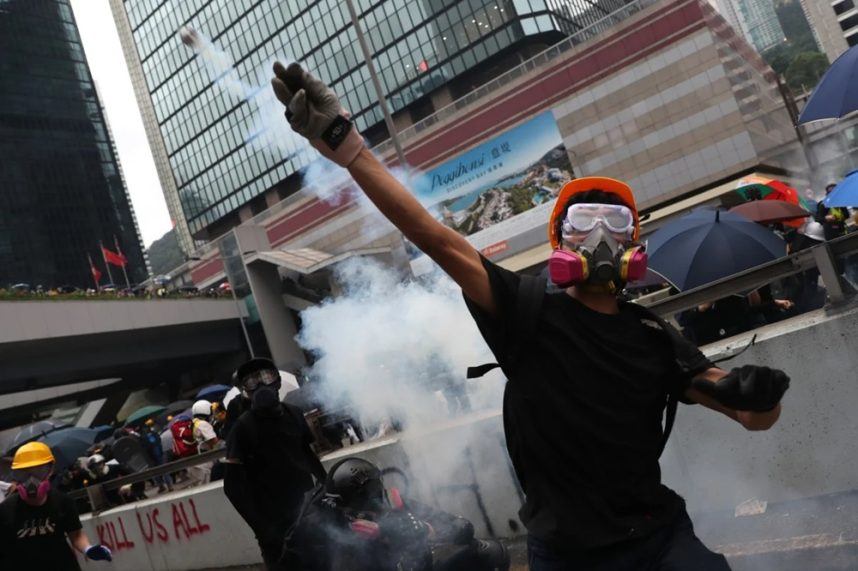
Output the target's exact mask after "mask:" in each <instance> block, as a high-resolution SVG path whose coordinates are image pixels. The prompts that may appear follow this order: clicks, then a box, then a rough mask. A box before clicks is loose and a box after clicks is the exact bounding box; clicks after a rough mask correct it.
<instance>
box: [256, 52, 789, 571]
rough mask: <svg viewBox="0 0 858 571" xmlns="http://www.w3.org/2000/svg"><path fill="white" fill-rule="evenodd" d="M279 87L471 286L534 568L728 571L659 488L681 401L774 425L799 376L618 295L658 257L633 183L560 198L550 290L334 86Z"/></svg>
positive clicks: (391, 213)
mask: <svg viewBox="0 0 858 571" xmlns="http://www.w3.org/2000/svg"><path fill="white" fill-rule="evenodd" d="M272 87H273V89H274V93H275V95H276V96H277V98H278V99H279V100H280V102H281V103H283V105H284V106H285V108H286V109H285V116H286V120H287V121H288V122H289V124H290V126H291V127H292V130H293V131H295V132H296V133H298V134H299V135H301V136H303V137H305V138H306V139H307V140H308V142H309V144H310V145H312V146H313V147H314V148H315V149H316V150H317V151H319V152H320V153H321V154H322V156H324V157H325V158H327V159H329V160H331V161H333V162H334V163H336V164H338V165H339V166H341V167H343V168H345V169H348V172H349V174H350V175H351V177H352V178H353V179H354V180H355V182H356V183H357V184H358V185H359V186H360V187H361V189H362V190H363V192H364V193H365V194H366V195H367V197H368V198H369V199H370V200H371V201H372V202H373V203H374V204H375V205H376V207H378V209H379V210H380V211H381V213H382V214H383V215H384V216H386V217H387V219H388V220H390V222H392V223H393V224H394V226H396V227H397V228H398V229H399V230H400V231H401V232H402V233H403V234H404V235H405V237H406V238H408V239H409V240H410V241H411V242H412V243H413V244H414V245H415V246H417V247H418V248H420V250H422V251H423V252H424V253H425V254H427V255H428V256H429V257H430V258H432V260H434V261H435V262H436V263H437V264H438V265H439V266H440V267H441V269H442V270H444V271H445V272H446V273H447V274H448V275H449V276H450V277H451V278H452V279H453V280H454V281H455V282H456V283H457V284H458V285H459V286H460V287H461V288H462V292H463V294H464V296H465V302H466V304H467V306H468V310H469V311H470V313H471V316H472V317H473V318H474V321H475V322H476V324H477V326H478V328H479V330H480V332H481V333H482V335H483V338H484V339H485V340H486V342H487V344H488V345H489V347H490V348H491V350H492V352H493V353H494V355H495V357H496V358H497V360H498V363H499V364H500V367H501V368H502V370H503V372H504V373H505V375H506V377H507V379H508V382H507V384H506V387H505V394H504V407H503V419H504V429H505V430H504V431H505V435H506V440H507V448H508V451H509V454H510V458H511V460H512V464H513V467H514V468H515V472H516V475H517V476H518V480H519V483H520V484H521V487H522V489H523V491H524V493H525V502H524V506H523V507H522V509H521V511H520V512H519V516H520V517H521V519H522V521H523V522H524V524H525V526H526V527H527V529H528V558H529V561H528V563H529V568H530V571H560V570H565V569H581V570H585V569H600V570H609V569H610V570H612V571H624V570H637V569H671V570H673V571H686V570H687V571H691V570H693V571H722V570H724V569H729V567H728V564H727V561H726V559H725V558H724V557H723V556H722V555H720V554H716V553H713V552H711V551H709V550H708V549H707V548H706V546H704V545H703V544H702V543H701V542H700V540H699V539H698V538H697V537H696V536H695V534H694V530H693V526H692V523H691V520H690V518H689V517H688V514H687V512H686V508H685V502H684V501H683V499H682V498H681V497H680V496H679V495H678V494H676V493H675V492H674V491H673V490H670V489H669V488H667V487H666V486H665V485H663V484H662V482H661V472H660V469H659V464H658V459H659V455H660V454H661V451H662V449H663V446H664V443H665V442H666V434H667V433H669V428H670V426H671V423H672V420H671V419H672V418H673V417H672V414H673V413H672V412H671V411H673V412H675V411H676V406H677V405H676V403H677V402H678V401H679V400H682V401H683V402H688V403H700V404H702V405H703V406H705V407H707V408H710V409H713V410H715V411H718V412H720V413H723V414H724V415H725V416H727V417H729V418H730V419H732V420H734V421H736V422H739V423H740V424H741V425H742V426H744V427H745V428H746V429H748V430H765V429H768V428H770V427H771V426H772V425H774V423H775V422H776V421H777V419H778V416H779V414H780V399H781V397H782V396H783V395H784V393H785V392H786V390H787V388H788V387H789V377H788V376H787V375H786V374H785V373H783V372H782V371H778V370H775V369H770V368H767V367H756V366H752V365H746V366H745V367H741V368H736V369H733V370H732V371H730V372H729V373H728V372H727V371H723V370H721V369H719V368H717V367H715V366H714V364H713V363H711V362H710V361H709V360H708V359H706V357H705V356H704V355H703V354H702V353H701V352H700V351H699V350H698V349H697V347H695V346H693V345H692V344H690V343H689V342H688V341H685V340H684V339H683V338H682V336H681V335H679V334H678V332H676V330H675V329H673V328H672V327H670V326H669V325H668V324H667V323H665V322H664V321H663V320H662V319H661V318H660V317H659V316H657V315H656V314H654V313H652V312H650V311H648V310H646V308H644V307H642V306H639V305H635V304H631V303H623V302H621V300H620V299H618V294H619V293H620V292H622V290H623V289H624V287H625V283H626V282H628V281H633V280H635V279H640V278H642V277H643V275H644V273H645V271H646V261H647V259H646V248H645V245H644V244H641V243H640V242H639V238H640V220H639V217H638V212H637V208H636V205H635V201H634V195H633V193H632V189H631V188H630V187H629V185H627V184H625V183H623V182H621V181H618V180H615V179H612V178H608V177H587V178H579V179H575V180H572V181H570V182H569V183H567V184H566V185H565V186H564V187H563V188H562V189H561V191H560V192H559V194H558V196H557V201H556V206H555V208H554V211H553V212H552V215H551V218H550V219H549V221H548V234H549V241H550V243H551V247H552V250H553V251H552V253H551V257H550V258H549V259H548V273H549V278H550V280H551V282H552V283H553V286H554V287H553V288H552V289H551V290H550V291H548V290H547V281H548V280H546V279H544V278H542V277H537V276H528V275H519V274H516V273H515V272H511V271H509V270H506V269H505V268H502V267H500V266H499V265H497V264H494V263H492V262H491V261H490V260H488V259H486V258H485V257H483V256H482V255H481V254H480V252H479V251H477V250H476V249H475V248H474V247H473V245H471V243H469V242H468V240H467V239H466V238H465V237H464V236H462V235H461V234H459V233H458V232H456V231H455V230H453V229H451V228H448V227H447V226H444V225H443V224H442V223H441V222H439V221H438V220H437V219H436V218H435V217H433V216H432V214H431V213H429V212H428V211H427V210H426V209H425V208H424V207H423V205H421V204H420V202H419V201H418V200H417V199H416V198H415V196H414V195H413V194H412V193H411V192H409V191H408V189H406V188H405V187H404V186H403V185H402V184H401V183H400V182H399V181H398V180H397V179H396V178H395V177H394V176H393V175H392V174H391V173H390V172H389V171H388V170H387V169H386V168H385V166H384V165H383V164H382V163H381V162H380V161H379V160H378V158H376V157H375V155H373V153H372V152H370V150H369V149H368V148H367V147H366V145H365V143H364V141H363V138H362V137H361V136H360V133H358V132H357V128H356V127H355V126H354V124H353V123H352V121H351V119H350V116H349V114H348V113H347V112H346V111H345V110H344V108H343V107H342V105H341V103H340V101H339V98H338V97H337V95H336V93H334V92H333V91H332V90H331V89H330V88H329V87H328V86H327V85H325V84H324V82H322V81H320V80H319V79H317V78H315V77H313V76H312V75H311V74H310V73H308V72H306V71H305V70H304V69H302V67H301V66H300V65H299V64H297V63H293V64H290V65H289V66H288V67H286V66H283V65H282V64H280V63H275V64H274V77H273V78H272ZM511 144H514V142H513V143H511ZM512 150H513V152H515V149H514V148H513V149H512ZM702 263H705V260H704V261H703V262H702ZM490 366H491V365H489V366H486V367H480V368H479V369H486V370H487V367H490ZM473 372H476V371H473ZM665 411H666V412H665ZM663 415H665V418H667V419H668V420H667V421H666V422H665V427H664V428H662V417H663Z"/></svg>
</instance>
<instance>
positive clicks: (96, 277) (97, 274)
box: [86, 254, 101, 287]
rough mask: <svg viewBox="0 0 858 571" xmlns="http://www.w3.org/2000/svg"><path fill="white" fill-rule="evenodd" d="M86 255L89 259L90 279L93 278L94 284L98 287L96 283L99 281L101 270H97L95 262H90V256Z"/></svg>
mask: <svg viewBox="0 0 858 571" xmlns="http://www.w3.org/2000/svg"><path fill="white" fill-rule="evenodd" d="M86 257H87V259H88V260H89V271H90V272H92V279H93V280H95V285H96V287H98V284H99V283H100V282H101V272H99V271H98V268H96V267H95V264H93V263H92V256H90V255H89V254H87V255H86Z"/></svg>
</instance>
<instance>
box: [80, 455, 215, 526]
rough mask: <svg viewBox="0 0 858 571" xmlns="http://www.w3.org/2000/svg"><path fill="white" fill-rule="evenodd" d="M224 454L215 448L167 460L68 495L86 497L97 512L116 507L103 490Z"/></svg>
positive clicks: (178, 469)
mask: <svg viewBox="0 0 858 571" xmlns="http://www.w3.org/2000/svg"><path fill="white" fill-rule="evenodd" d="M225 456H226V448H217V449H215V450H209V451H208V452H203V453H201V454H194V455H193V456H188V457H187V458H180V459H179V460H174V461H172V462H167V463H165V464H161V465H160V466H155V467H154V468H149V469H148V470H143V471H141V472H136V473H134V474H130V475H128V476H122V477H121V478H116V479H115V480H110V481H108V482H103V483H96V484H90V485H88V486H86V487H85V488H82V489H80V490H74V491H72V492H69V493H68V496H69V497H70V498H71V499H73V500H82V499H88V500H89V503H90V505H91V506H92V513H98V512H99V511H103V510H104V509H107V508H112V507H116V506H113V505H110V503H109V502H107V500H106V496H105V492H109V491H111V490H118V489H119V488H121V487H123V486H127V485H128V484H136V483H138V482H146V481H148V480H152V479H155V478H159V477H161V476H166V475H167V474H173V473H174V472H179V471H180V470H187V469H188V468H193V467H194V466H199V465H201V464H206V463H208V462H212V461H214V460H220V459H221V458H223V457H225Z"/></svg>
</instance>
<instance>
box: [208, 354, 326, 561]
mask: <svg viewBox="0 0 858 571" xmlns="http://www.w3.org/2000/svg"><path fill="white" fill-rule="evenodd" d="M236 386H238V388H239V389H241V391H242V396H243V397H244V398H246V399H247V402H248V403H249V409H248V410H246V411H244V413H243V414H242V415H241V416H240V417H239V419H238V420H237V421H236V423H235V426H234V427H233V428H232V430H231V431H230V433H229V436H228V438H227V454H226V460H224V464H225V469H224V487H223V489H224V493H225V494H226V496H227V498H228V499H229V501H230V502H231V503H232V505H233V506H234V507H235V509H236V511H238V513H239V514H240V515H241V517H242V518H244V521H246V522H247V524H248V525H249V526H250V528H251V529H252V530H253V532H254V534H255V535H256V539H257V541H258V542H259V547H260V549H261V551H262V558H263V559H264V561H265V565H266V567H267V568H268V569H269V570H279V569H286V567H284V566H283V564H282V562H281V557H282V552H283V539H284V537H285V534H286V531H287V530H288V529H289V528H290V526H291V525H292V523H293V522H294V521H295V519H296V518H297V516H298V512H299V509H300V507H301V502H302V499H303V496H304V493H305V492H307V491H308V490H310V489H312V488H313V477H315V478H316V480H317V481H319V482H322V481H324V480H325V478H326V474H325V469H324V468H323V467H322V463H321V462H320V461H319V458H318V457H317V456H316V454H315V453H314V452H313V450H312V448H311V447H310V444H311V443H312V441H313V436H312V434H311V433H310V429H309V427H308V426H307V423H306V421H305V420H304V415H303V413H302V412H301V410H300V409H298V408H296V407H293V406H291V405H288V404H285V403H282V402H280V397H279V394H278V391H279V390H280V372H279V371H278V370H277V367H276V366H274V363H273V362H271V361H270V360H268V359H251V360H250V361H248V362H246V363H245V364H243V365H242V366H241V367H239V368H238V371H237V372H236ZM237 398H238V397H237Z"/></svg>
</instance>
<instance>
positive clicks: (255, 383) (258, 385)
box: [242, 369, 281, 416]
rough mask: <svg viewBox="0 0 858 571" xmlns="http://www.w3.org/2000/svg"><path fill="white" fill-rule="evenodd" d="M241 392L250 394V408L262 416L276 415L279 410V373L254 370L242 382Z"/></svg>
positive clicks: (267, 370)
mask: <svg viewBox="0 0 858 571" xmlns="http://www.w3.org/2000/svg"><path fill="white" fill-rule="evenodd" d="M242 392H246V393H247V394H248V395H249V396H250V409H251V410H252V411H253V412H255V413H257V414H260V415H262V416H277V415H279V414H280V413H281V410H280V373H279V372H277V371H272V370H269V369H263V370H260V371H255V372H253V373H251V374H250V375H248V376H247V378H246V379H244V381H243V382H242Z"/></svg>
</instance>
